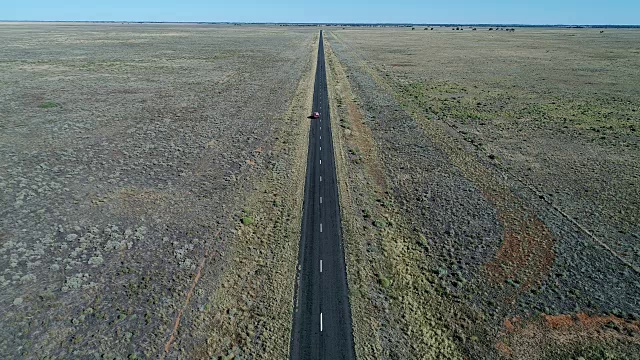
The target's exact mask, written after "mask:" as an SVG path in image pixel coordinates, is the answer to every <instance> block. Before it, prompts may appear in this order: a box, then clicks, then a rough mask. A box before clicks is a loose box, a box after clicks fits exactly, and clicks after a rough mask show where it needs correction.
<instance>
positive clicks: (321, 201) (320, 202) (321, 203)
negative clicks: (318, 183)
mask: <svg viewBox="0 0 640 360" xmlns="http://www.w3.org/2000/svg"><path fill="white" fill-rule="evenodd" d="M320 204H322V196H320Z"/></svg>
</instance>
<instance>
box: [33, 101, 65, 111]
mask: <svg viewBox="0 0 640 360" xmlns="http://www.w3.org/2000/svg"><path fill="white" fill-rule="evenodd" d="M58 106H60V104H58V103H57V102H55V101H45V102H43V103H42V104H40V105H38V107H39V108H41V109H51V108H56V107H58Z"/></svg>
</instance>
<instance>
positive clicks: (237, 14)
mask: <svg viewBox="0 0 640 360" xmlns="http://www.w3.org/2000/svg"><path fill="white" fill-rule="evenodd" d="M0 19H1V20H115V21H118V20H121V21H237V22H402V23H518V24H633V25H637V24H640V0H598V1H592V0H582V1H579V0H533V1H518V0H509V1H507V0H453V1H452V0H435V1H431V0H422V1H420V0H396V1H393V0H389V1H376V0H324V1H310V0H276V1H255V0H228V1H218V0H208V1H206V0H182V1H168V0H129V1H123V0H111V1H92V0H66V1H55V0H0Z"/></svg>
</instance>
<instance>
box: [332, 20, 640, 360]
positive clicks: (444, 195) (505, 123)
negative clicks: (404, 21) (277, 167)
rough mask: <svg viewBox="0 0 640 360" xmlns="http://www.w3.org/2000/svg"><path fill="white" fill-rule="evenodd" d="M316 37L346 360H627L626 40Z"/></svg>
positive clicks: (632, 142)
mask: <svg viewBox="0 0 640 360" xmlns="http://www.w3.org/2000/svg"><path fill="white" fill-rule="evenodd" d="M326 36H327V40H328V41H327V43H328V44H329V47H328V48H329V49H330V55H329V57H330V58H329V67H330V68H331V69H330V70H331V78H332V79H330V83H331V84H332V85H330V87H331V88H333V89H334V91H333V94H332V101H333V102H332V105H333V106H334V108H335V112H336V115H335V121H336V126H341V127H342V128H343V131H342V132H340V133H339V136H338V140H337V141H339V142H340V146H338V147H337V148H338V149H341V150H340V154H338V156H337V158H339V159H340V158H341V159H342V160H343V161H342V164H341V165H340V166H339V170H340V174H339V178H342V187H341V201H342V204H343V211H344V217H345V218H346V220H344V222H345V225H344V227H345V233H346V234H347V235H346V236H345V238H346V240H345V241H346V245H345V246H346V248H347V267H348V273H349V281H350V288H351V289H352V294H351V302H352V308H353V316H354V333H355V335H356V336H355V338H356V349H357V351H358V353H359V355H360V356H364V357H378V358H380V357H381V358H513V359H557V358H581V357H582V358H593V359H600V358H620V359H627V358H637V357H638V354H639V353H640V333H639V330H640V322H639V320H640V315H639V314H640V304H639V303H638V298H639V297H640V274H639V273H638V271H639V269H640V262H639V261H638V260H639V257H638V256H640V248H638V239H640V212H639V211H638V208H639V204H640V181H639V178H638V174H640V147H639V146H640V141H639V140H640V139H639V137H638V132H637V131H638V126H639V125H640V124H639V123H640V100H639V99H640V96H639V95H640V86H638V84H640V70H639V69H640V56H638V55H639V54H640V47H639V46H638V44H639V42H638V40H640V32H638V31H636V30H606V31H604V32H602V33H601V32H600V30H596V29H517V30H516V31H515V32H507V31H495V30H494V31H489V30H488V29H487V28H478V29H477V30H476V31H473V30H471V29H466V28H465V30H463V31H452V30H451V29H449V28H437V27H436V28H435V29H434V30H422V29H416V30H411V28H396V29H390V28H382V29H337V28H336V29H333V30H331V31H329V32H328V34H327V35H326ZM337 151H338V150H337ZM372 334H375V336H374V335H372Z"/></svg>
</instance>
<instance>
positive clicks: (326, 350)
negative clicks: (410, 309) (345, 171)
mask: <svg viewBox="0 0 640 360" xmlns="http://www.w3.org/2000/svg"><path fill="white" fill-rule="evenodd" d="M313 109H314V111H317V112H319V113H320V118H319V119H311V120H310V121H311V122H312V123H311V127H310V130H309V152H308V158H307V178H306V182H305V191H304V207H303V215H302V232H301V236H300V254H299V258H298V276H297V277H298V279H297V280H298V282H297V286H296V297H295V299H294V307H295V309H294V310H295V312H294V316H293V329H292V334H291V353H290V355H291V359H293V360H298V359H332V360H337V359H354V358H355V355H354V347H353V335H352V330H351V310H350V307H349V297H348V294H349V290H348V287H347V273H346V267H345V260H344V248H343V245H342V233H341V231H342V230H341V229H342V228H341V223H340V203H339V201H338V184H337V179H336V166H335V157H334V153H333V141H332V136H331V117H330V115H329V96H328V92H327V76H326V71H325V58H324V44H323V39H322V31H320V43H319V47H318V64H317V69H316V79H315V87H314V93H313Z"/></svg>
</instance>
